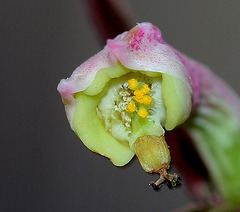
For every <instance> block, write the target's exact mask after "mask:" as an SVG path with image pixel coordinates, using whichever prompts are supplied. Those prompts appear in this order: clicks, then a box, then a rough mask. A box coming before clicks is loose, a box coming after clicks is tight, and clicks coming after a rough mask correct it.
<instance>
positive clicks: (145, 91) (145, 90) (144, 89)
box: [141, 84, 150, 94]
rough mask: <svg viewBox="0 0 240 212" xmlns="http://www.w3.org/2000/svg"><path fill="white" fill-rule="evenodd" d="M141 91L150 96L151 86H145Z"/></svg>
mask: <svg viewBox="0 0 240 212" xmlns="http://www.w3.org/2000/svg"><path fill="white" fill-rule="evenodd" d="M141 91H142V92H143V93H144V94H148V93H149V91H150V88H149V86H148V85H147V84H145V85H143V86H142V89H141Z"/></svg>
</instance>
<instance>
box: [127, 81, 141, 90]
mask: <svg viewBox="0 0 240 212" xmlns="http://www.w3.org/2000/svg"><path fill="white" fill-rule="evenodd" d="M138 85H139V84H138V81H137V80H136V79H130V80H128V87H129V89H131V90H137V89H138Z"/></svg>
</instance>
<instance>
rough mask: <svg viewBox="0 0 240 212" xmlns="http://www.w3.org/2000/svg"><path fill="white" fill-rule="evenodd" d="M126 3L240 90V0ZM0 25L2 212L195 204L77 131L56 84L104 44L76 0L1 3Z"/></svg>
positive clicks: (166, 207)
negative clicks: (95, 149) (116, 160)
mask: <svg viewBox="0 0 240 212" xmlns="http://www.w3.org/2000/svg"><path fill="white" fill-rule="evenodd" d="M128 2H129V4H130V5H131V8H132V11H134V12H135V14H136V16H137V20H136V21H137V22H142V21H149V22H152V23H153V24H154V25H156V26H158V27H159V28H160V29H161V31H162V33H163V36H164V38H165V39H166V41H167V42H168V43H170V44H171V45H173V46H174V47H175V48H177V49H179V50H180V51H182V52H184V53H185V54H187V55H189V56H191V57H193V58H195V59H197V60H200V61H202V62H204V63H205V64H208V66H210V67H211V69H213V70H214V71H215V73H217V74H218V75H219V76H221V77H223V78H224V79H225V80H226V81H227V82H228V83H229V84H231V85H232V86H233V87H234V89H235V90H236V91H237V92H238V93H240V85H239V77H240V72H239V67H240V58H239V55H240V46H239V44H240V42H239V40H240V29H239V25H240V23H239V22H240V12H239V11H240V1H239V0H231V1H227V0H208V1H207V0H202V1H200V0H198V1H197V0H192V1H189V0H181V1H172V0H162V1H161V0H148V1H146V0H129V1H128ZM0 24H1V26H0V48H1V51H0V54H1V57H0V59H1V63H0V80H1V83H0V88H1V92H0V96H1V110H0V133H1V134H0V136H1V140H0V144H1V148H0V169H1V170H0V210H1V211H34V212H35V211H36V212H40V211H47V212H48V211H59V212H61V211H71V212H74V211H90V212H91V211H171V210H173V209H175V208H177V207H180V206H182V205H184V204H187V203H188V202H189V201H191V197H190V196H189V194H188V193H187V191H186V190H185V187H184V185H183V186H182V187H181V188H179V189H173V190H169V189H168V188H167V187H164V188H163V189H161V191H160V192H154V191H153V190H152V189H151V188H150V187H149V186H148V182H149V181H152V180H156V179H157V177H158V176H157V175H150V174H147V173H145V172H144V171H143V170H142V168H141V166H140V165H139V163H138V160H137V159H134V160H133V161H132V162H131V163H130V164H129V165H127V166H126V167H124V168H117V167H115V166H113V165H112V164H111V163H110V162H109V161H108V160H107V159H106V158H103V157H101V156H99V155H97V154H94V153H92V152H91V151H89V150H88V149H87V148H86V147H85V146H84V145H83V144H82V143H81V142H80V141H79V139H78V138H77V136H76V135H75V134H74V133H73V132H72V131H71V129H70V127H69V125H68V122H67V119H66V117H65V112H64V108H63V105H62V103H61V99H60V95H59V94H58V93H57V91H56V86H57V84H58V82H59V81H60V79H62V78H67V77H69V76H70V75H71V73H72V71H73V70H74V69H75V68H76V67H77V66H78V65H80V64H81V63H82V62H84V61H85V60H86V59H87V58H89V57H90V56H92V55H93V54H95V53H96V52H98V51H99V50H100V49H101V48H102V46H101V44H99V42H98V39H97V37H96V31H95V29H94V28H93V25H92V24H89V21H88V18H87V14H86V10H85V7H84V5H83V3H82V2H81V1H80V0H79V1H77V0H72V1H69V0H58V1H32V0H31V1H30V0H23V1H17V0H12V1H6V0H3V1H1V2H0ZM172 171H174V169H173V170H172Z"/></svg>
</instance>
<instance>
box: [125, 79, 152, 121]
mask: <svg viewBox="0 0 240 212" xmlns="http://www.w3.org/2000/svg"><path fill="white" fill-rule="evenodd" d="M138 87H139V83H138V81H137V80H136V79H130V80H128V88H129V89H130V90H133V91H134V92H133V94H134V97H133V100H135V101H136V102H138V103H140V104H144V105H150V104H151V102H152V98H151V97H150V96H149V95H147V94H148V93H149V92H150V88H149V86H148V85H147V84H144V85H143V86H142V88H141V89H140V90H139V89H138ZM136 110H137V107H136V105H135V103H134V102H133V101H131V102H129V104H128V105H127V108H126V111H127V112H129V113H133V112H135V111H136ZM138 115H139V116H140V117H141V118H146V117H147V116H148V111H147V110H146V109H145V108H144V107H140V108H139V110H138Z"/></svg>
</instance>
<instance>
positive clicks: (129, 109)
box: [126, 101, 136, 113]
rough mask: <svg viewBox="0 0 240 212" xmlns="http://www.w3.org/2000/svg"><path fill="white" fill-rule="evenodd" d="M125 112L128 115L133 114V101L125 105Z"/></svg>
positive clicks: (134, 108)
mask: <svg viewBox="0 0 240 212" xmlns="http://www.w3.org/2000/svg"><path fill="white" fill-rule="evenodd" d="M126 110H127V112H129V113H133V112H135V111H136V105H135V103H134V102H133V101H131V102H129V103H128V105H127V109H126Z"/></svg>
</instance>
